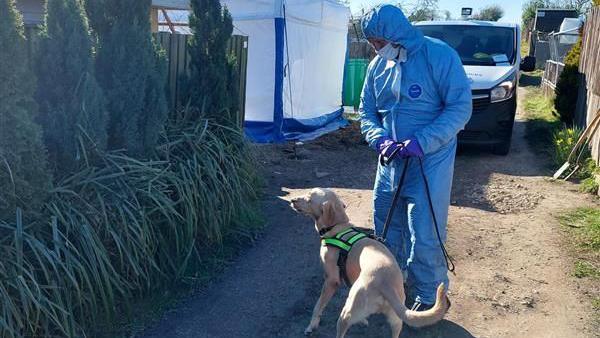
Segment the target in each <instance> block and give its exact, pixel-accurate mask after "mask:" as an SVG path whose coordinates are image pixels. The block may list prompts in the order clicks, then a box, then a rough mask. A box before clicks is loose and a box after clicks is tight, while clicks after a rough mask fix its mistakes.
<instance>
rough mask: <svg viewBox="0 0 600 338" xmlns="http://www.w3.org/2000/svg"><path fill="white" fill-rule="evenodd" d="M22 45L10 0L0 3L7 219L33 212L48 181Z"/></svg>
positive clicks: (1, 182)
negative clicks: (18, 211) (18, 212)
mask: <svg viewBox="0 0 600 338" xmlns="http://www.w3.org/2000/svg"><path fill="white" fill-rule="evenodd" d="M25 43H26V41H25V37H24V32H23V20H22V18H21V15H20V13H19V12H18V11H17V9H16V7H15V1H14V0H0V218H1V219H10V220H12V219H14V215H15V209H16V208H17V207H19V208H21V209H23V210H24V211H25V214H26V215H30V214H31V213H32V212H36V211H38V210H39V209H40V208H41V207H42V205H43V203H44V200H45V198H46V196H47V191H48V188H49V186H50V183H51V178H50V175H49V173H48V170H47V163H46V150H45V149H44V145H43V142H42V133H41V129H40V127H39V125H37V124H36V123H35V122H34V118H35V114H36V109H37V108H36V104H35V101H34V99H33V96H34V86H35V77H34V75H33V72H32V71H31V70H30V69H29V61H28V56H27V47H26V44H25Z"/></svg>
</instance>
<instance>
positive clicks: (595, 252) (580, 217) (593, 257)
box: [560, 208, 600, 278]
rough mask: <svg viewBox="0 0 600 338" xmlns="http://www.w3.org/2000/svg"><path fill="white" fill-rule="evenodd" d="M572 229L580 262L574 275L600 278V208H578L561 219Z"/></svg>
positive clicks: (577, 263) (576, 265)
mask: <svg viewBox="0 0 600 338" xmlns="http://www.w3.org/2000/svg"><path fill="white" fill-rule="evenodd" d="M560 222H561V224H562V225H564V226H566V227H568V228H569V229H570V231H569V233H570V234H571V235H572V240H573V243H574V245H575V249H577V251H578V256H580V258H579V260H578V261H577V262H576V263H575V269H574V275H575V276H576V277H578V278H583V277H591V278H600V208H578V209H575V210H571V211H569V212H568V213H566V214H564V215H562V216H561V217H560Z"/></svg>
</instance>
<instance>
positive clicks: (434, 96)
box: [360, 5, 472, 311]
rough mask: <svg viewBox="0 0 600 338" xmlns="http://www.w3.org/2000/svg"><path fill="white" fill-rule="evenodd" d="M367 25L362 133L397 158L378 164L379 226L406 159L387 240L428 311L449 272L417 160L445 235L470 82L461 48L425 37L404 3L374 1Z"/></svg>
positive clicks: (414, 297) (416, 301) (415, 301)
mask: <svg viewBox="0 0 600 338" xmlns="http://www.w3.org/2000/svg"><path fill="white" fill-rule="evenodd" d="M362 29H363V32H364V34H365V36H366V37H367V39H368V40H369V41H370V42H371V44H372V45H373V47H374V48H375V50H376V51H377V54H378V55H377V56H376V57H375V59H373V61H372V62H371V63H370V64H369V67H368V70H367V78H366V80H365V84H364V88H363V93H362V98H361V107H360V118H361V131H362V133H363V135H364V136H365V138H366V140H367V142H368V143H369V145H370V146H371V147H372V148H374V149H376V150H377V151H378V152H380V153H381V154H382V155H384V156H386V157H390V156H392V157H393V158H392V161H391V163H390V164H389V165H387V166H385V165H381V164H380V165H379V167H378V168H377V178H376V180H375V188H374V194H373V195H374V207H375V215H374V218H375V231H376V232H377V233H378V234H381V231H382V229H383V224H384V222H385V219H386V215H387V213H388V210H389V208H390V207H391V203H392V197H393V194H394V191H395V189H396V187H397V185H398V183H399V180H400V175H401V172H402V170H403V168H404V163H405V161H407V160H408V161H409V165H408V168H407V173H406V178H405V181H404V184H403V186H402V188H401V191H400V193H401V195H400V199H399V202H398V203H397V205H396V208H397V209H396V210H395V213H394V218H393V219H392V222H391V224H390V226H389V230H388V233H387V239H386V244H387V245H388V247H389V248H390V250H391V251H392V252H393V253H394V254H395V255H396V257H397V259H398V263H399V265H400V267H401V268H402V270H403V272H404V273H405V276H406V284H407V295H408V297H407V306H408V307H409V308H412V309H414V310H416V311H423V310H427V309H428V308H431V307H432V306H433V304H434V302H435V292H436V288H437V287H438V285H439V284H440V283H442V282H443V283H445V285H446V286H448V275H447V266H446V260H445V256H444V254H443V252H442V250H441V247H440V245H441V244H440V241H439V240H438V235H437V234H436V230H435V227H434V222H433V217H432V213H431V210H430V207H429V204H428V203H429V202H428V199H427V192H426V188H425V182H424V179H423V175H422V173H421V168H420V164H419V158H421V159H422V163H423V168H424V175H425V176H426V178H427V180H428V182H429V188H430V193H431V198H432V203H433V209H434V211H435V216H436V218H437V222H438V226H439V228H438V230H439V233H440V237H441V241H445V240H446V224H447V220H448V208H449V205H450V191H451V188H452V177H453V174H454V157H455V155H456V144H457V140H456V137H457V134H458V132H459V131H460V130H461V129H463V128H464V126H465V124H466V123H467V122H468V120H469V118H470V117H471V110H472V101H471V100H472V98H471V86H470V82H469V79H468V78H467V76H466V74H465V71H464V69H463V66H462V64H461V61H460V58H459V56H458V54H457V53H456V52H455V51H454V50H453V49H452V48H451V47H449V46H448V45H446V44H445V43H444V42H442V41H440V40H437V39H433V38H429V37H425V36H423V34H422V33H421V32H420V31H418V30H417V29H415V28H414V27H413V26H412V25H411V24H410V22H409V21H408V20H407V19H406V17H405V16H404V14H403V13H402V11H401V10H400V8H398V7H396V6H392V5H383V6H379V7H376V8H375V9H373V10H372V11H371V12H370V13H369V14H368V15H366V16H365V18H364V19H363V22H362Z"/></svg>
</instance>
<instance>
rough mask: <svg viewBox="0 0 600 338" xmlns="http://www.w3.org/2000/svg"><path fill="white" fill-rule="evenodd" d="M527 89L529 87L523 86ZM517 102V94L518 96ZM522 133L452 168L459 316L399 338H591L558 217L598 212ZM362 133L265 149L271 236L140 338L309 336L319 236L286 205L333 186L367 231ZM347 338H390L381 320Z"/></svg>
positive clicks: (520, 129) (367, 172) (368, 180)
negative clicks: (507, 147)
mask: <svg viewBox="0 0 600 338" xmlns="http://www.w3.org/2000/svg"><path fill="white" fill-rule="evenodd" d="M520 90H522V89H521V88H520ZM521 96H522V95H521ZM524 124H525V123H524V122H523V121H521V120H519V121H517V123H516V125H515V135H514V141H513V148H512V150H511V153H510V155H509V156H507V157H500V156H493V155H489V154H487V153H485V152H476V151H464V152H462V153H461V154H459V156H458V158H457V164H456V173H455V179H454V190H453V198H452V206H451V210H450V222H449V226H448V229H449V230H448V231H449V240H448V245H447V246H448V249H449V251H450V254H451V255H452V256H453V257H454V258H455V260H456V263H457V270H456V273H457V274H456V276H451V280H450V284H451V291H450V297H451V299H452V303H453V306H452V309H451V310H450V313H449V314H448V315H447V318H446V319H447V320H445V321H443V322H442V323H441V324H439V325H437V326H435V327H432V328H429V329H425V330H421V331H414V330H412V329H410V328H406V327H405V329H404V330H403V333H402V337H457V338H458V337H460V338H463V337H473V336H475V337H561V338H562V337H592V336H594V333H593V332H591V331H590V330H589V329H586V323H587V322H588V320H589V318H588V314H586V307H585V302H584V301H583V299H582V298H581V297H580V296H579V295H578V293H577V289H576V283H575V282H574V281H573V277H571V276H570V274H569V273H570V269H571V266H572V262H571V261H570V259H569V258H568V257H566V256H565V252H564V250H562V249H561V246H562V238H561V236H562V235H561V229H560V227H559V225H558V223H557V221H556V219H555V216H556V215H557V214H558V213H560V211H561V210H564V209H568V208H571V207H575V206H582V205H588V204H592V203H593V201H592V199H591V198H588V197H586V196H584V195H581V194H579V193H577V192H576V187H575V186H574V185H572V184H570V183H557V182H551V181H549V180H548V179H547V178H546V176H547V175H548V170H547V167H545V164H544V163H543V160H542V159H541V158H540V157H538V156H536V155H535V154H533V153H532V152H531V151H530V149H529V147H528V145H527V143H526V142H525V140H524V138H523V136H524ZM359 141H360V136H359V135H357V133H356V131H354V132H353V131H345V132H343V133H337V134H336V135H330V136H327V137H326V138H325V139H321V140H318V141H316V142H310V143H308V144H306V145H304V146H302V147H301V148H300V150H299V153H298V155H299V158H300V159H291V158H290V157H291V154H290V153H288V152H286V150H288V149H287V148H286V147H283V146H261V147H259V148H258V152H259V156H260V158H261V159H262V162H263V164H264V166H265V171H266V175H267V180H268V187H267V191H266V195H265V201H264V212H265V215H266V217H267V219H268V224H267V227H266V232H265V233H264V234H263V235H262V236H261V238H260V239H259V240H258V243H257V245H256V246H254V247H252V248H250V249H249V250H248V251H247V252H246V253H243V254H242V255H241V257H239V259H238V261H237V262H236V263H235V264H233V265H232V266H231V267H229V268H228V269H227V270H226V272H225V273H224V274H223V276H222V277H220V278H219V279H218V280H217V281H215V282H214V283H213V284H212V285H210V286H209V287H208V288H206V289H204V290H203V291H202V292H200V293H199V294H197V295H196V296H195V297H193V298H192V299H190V300H189V301H186V302H185V303H184V304H181V306H180V307H179V308H177V309H175V310H174V311H171V312H169V313H167V314H165V316H164V318H162V320H161V321H160V322H159V323H157V324H156V325H155V326H154V327H152V328H150V329H149V330H147V331H146V332H145V334H144V335H143V337H161V338H162V337H302V336H303V330H304V328H305V326H306V325H307V324H308V321H309V318H310V312H311V310H312V307H313V305H314V302H315V301H316V299H317V297H318V294H319V292H320V288H321V282H322V273H321V270H320V266H319V261H318V248H319V241H318V236H317V234H316V233H315V231H314V228H313V225H312V224H311V222H310V221H309V220H308V219H306V218H304V217H302V216H299V215H296V214H295V213H294V212H293V211H292V210H291V208H290V207H289V205H288V201H289V200H290V199H291V198H292V197H293V196H296V195H299V194H302V193H304V192H305V191H307V190H309V189H311V188H313V187H317V186H320V187H330V188H333V189H335V190H336V191H337V192H338V193H339V194H340V195H341V196H342V198H343V199H344V201H345V202H346V204H347V205H348V208H347V210H348V212H349V215H350V219H351V220H352V221H353V223H355V224H357V225H364V226H371V224H372V216H371V213H372V206H371V204H372V203H371V189H372V185H373V180H374V174H375V165H376V156H375V154H374V152H373V151H371V150H370V149H368V148H367V147H366V145H364V144H361V143H359ZM346 294H347V289H342V290H341V292H338V294H337V295H336V297H334V299H333V301H332V302H331V303H330V304H329V306H328V308H327V309H326V310H325V313H324V317H323V319H322V321H321V328H320V329H319V330H318V331H317V332H316V333H314V334H313V337H332V336H335V322H336V320H337V316H338V314H339V311H340V310H341V307H342V305H343V301H344V299H345V296H346ZM348 336H349V337H389V329H388V327H387V324H386V323H385V320H384V319H383V318H382V317H373V318H372V319H371V320H370V324H369V326H361V325H358V326H355V327H353V328H351V330H350V332H349V335H348Z"/></svg>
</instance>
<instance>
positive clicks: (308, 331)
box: [304, 326, 313, 336]
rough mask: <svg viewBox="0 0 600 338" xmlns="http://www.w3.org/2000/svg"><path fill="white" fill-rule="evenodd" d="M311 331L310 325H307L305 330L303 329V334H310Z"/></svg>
mask: <svg viewBox="0 0 600 338" xmlns="http://www.w3.org/2000/svg"><path fill="white" fill-rule="evenodd" d="M312 333H313V329H312V327H310V326H309V327H307V328H306V330H304V335H305V336H310V335H311V334H312Z"/></svg>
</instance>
